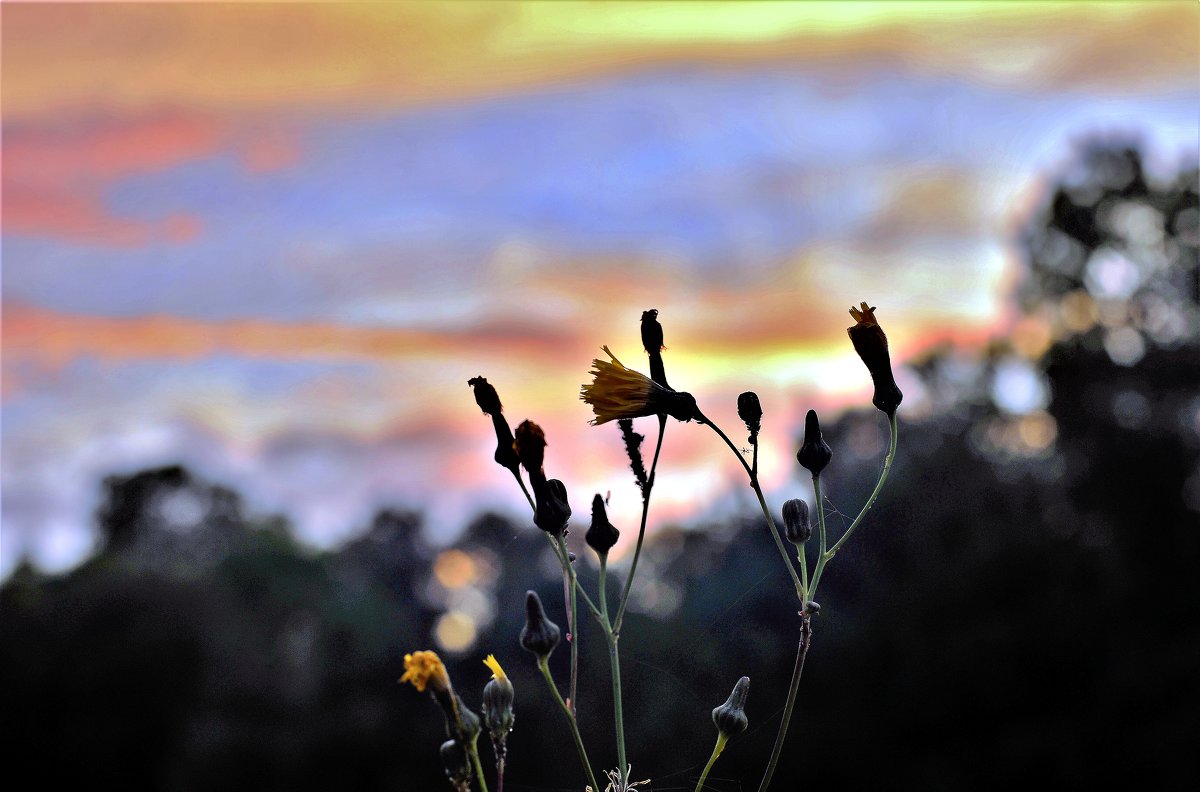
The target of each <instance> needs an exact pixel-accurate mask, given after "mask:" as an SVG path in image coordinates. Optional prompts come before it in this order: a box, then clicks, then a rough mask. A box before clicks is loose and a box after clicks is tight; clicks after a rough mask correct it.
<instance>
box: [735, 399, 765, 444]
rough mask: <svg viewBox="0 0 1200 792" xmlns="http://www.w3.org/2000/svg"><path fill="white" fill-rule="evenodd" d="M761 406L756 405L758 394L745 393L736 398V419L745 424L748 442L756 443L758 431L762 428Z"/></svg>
mask: <svg viewBox="0 0 1200 792" xmlns="http://www.w3.org/2000/svg"><path fill="white" fill-rule="evenodd" d="M762 414H763V412H762V405H761V404H759V403H758V394H757V393H754V392H753V391H746V392H745V393H743V394H741V395H740V396H738V418H741V419H742V420H743V421H745V423H746V429H747V430H748V431H749V432H750V437H749V439H748V442H751V443H757V442H758V431H759V430H760V429H761V428H762Z"/></svg>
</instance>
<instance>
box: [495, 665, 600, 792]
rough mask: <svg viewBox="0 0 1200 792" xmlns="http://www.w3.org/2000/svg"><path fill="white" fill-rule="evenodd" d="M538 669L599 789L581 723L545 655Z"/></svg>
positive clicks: (589, 776) (594, 785)
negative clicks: (569, 706)
mask: <svg viewBox="0 0 1200 792" xmlns="http://www.w3.org/2000/svg"><path fill="white" fill-rule="evenodd" d="M538 670H539V671H541V672H542V677H543V678H544V679H545V680H546V684H547V685H549V686H550V692H551V693H553V694H554V700H555V701H557V702H558V706H559V708H560V709H561V710H562V711H563V715H565V716H566V718H567V725H568V726H570V727H571V737H572V738H574V740H575V750H577V751H578V752H579V761H580V762H582V763H583V769H584V771H585V772H586V773H587V778H588V783H589V784H591V787H592V789H599V788H600V785H599V784H597V783H596V776H595V774H593V773H592V763H591V762H589V761H588V755H587V749H585V748H584V747H583V738H582V737H580V736H579V725H578V724H577V723H576V722H575V715H574V714H573V713H572V712H571V710H570V708H568V707H567V704H566V702H565V701H563V699H562V696H561V695H559V692H558V686H557V685H555V684H554V678H553V677H552V676H550V665H549V663H547V662H546V658H545V657H539V658H538ZM485 792H486V788H485Z"/></svg>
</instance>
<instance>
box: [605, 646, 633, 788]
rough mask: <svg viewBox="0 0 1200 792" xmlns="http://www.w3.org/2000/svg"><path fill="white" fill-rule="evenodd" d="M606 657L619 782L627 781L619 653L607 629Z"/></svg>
mask: <svg viewBox="0 0 1200 792" xmlns="http://www.w3.org/2000/svg"><path fill="white" fill-rule="evenodd" d="M607 637H608V658H609V664H610V666H611V667H612V687H613V724H614V728H615V731H616V736H617V767H618V768H620V773H621V782H622V783H625V782H628V781H629V779H628V778H627V777H626V776H627V774H628V772H629V771H628V770H627V769H626V768H627V765H626V764H625V712H624V707H623V705H622V703H621V653H620V652H619V651H618V650H617V636H616V635H615V634H614V633H613V632H612V631H611V630H609V631H608V632H607Z"/></svg>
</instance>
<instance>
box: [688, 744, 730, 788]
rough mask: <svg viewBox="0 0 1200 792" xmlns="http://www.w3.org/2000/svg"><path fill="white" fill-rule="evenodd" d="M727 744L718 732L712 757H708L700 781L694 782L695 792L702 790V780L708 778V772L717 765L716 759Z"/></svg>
mask: <svg viewBox="0 0 1200 792" xmlns="http://www.w3.org/2000/svg"><path fill="white" fill-rule="evenodd" d="M727 742H729V738H728V737H726V736H725V735H724V734H721V733H720V732H718V733H717V744H716V745H714V746H713V751H712V756H710V757H708V764H706V765H704V771H703V772H701V773H700V780H699V781H697V782H696V792H700V790H701V789H703V788H704V779H706V778H708V771H709V770H712V766H713V765H714V764H716V763H717V757H718V756H720V755H721V751H724V750H725V743H727Z"/></svg>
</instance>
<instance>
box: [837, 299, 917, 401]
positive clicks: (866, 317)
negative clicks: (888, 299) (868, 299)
mask: <svg viewBox="0 0 1200 792" xmlns="http://www.w3.org/2000/svg"><path fill="white" fill-rule="evenodd" d="M860 305H861V307H860V308H851V309H850V316H851V317H852V318H853V319H854V321H855V322H856V323H857V324H855V325H854V327H848V328H846V332H847V333H848V334H849V336H850V342H851V343H852V344H854V351H855V352H857V353H858V356H859V357H860V358H862V362H863V363H865V364H866V366H867V371H868V372H870V374H871V381H872V382H873V383H874V384H875V395H874V396H873V397H872V398H871V403H872V404H874V405H875V406H876V407H877V408H879V409H880V410H883V411H884V412H885V413H887V415H888V416H889V417H891V416H893V415H895V414H896V408H897V407H899V406H900V402H901V401H902V400H903V399H904V394H903V393H901V392H900V389H899V388H898V387H896V379H895V377H894V376H893V375H892V359H891V356H890V355H889V354H888V342H887V335H886V334H885V333H884V332H883V328H882V327H880V326H879V321H878V320H877V319H876V318H875V309H874V308H873V307H870V306H868V305H867V304H866V303H861V304H860Z"/></svg>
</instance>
